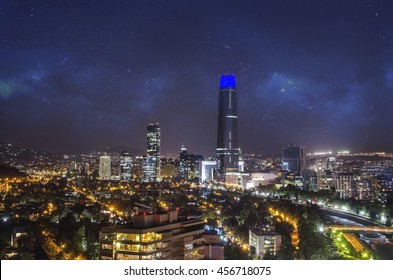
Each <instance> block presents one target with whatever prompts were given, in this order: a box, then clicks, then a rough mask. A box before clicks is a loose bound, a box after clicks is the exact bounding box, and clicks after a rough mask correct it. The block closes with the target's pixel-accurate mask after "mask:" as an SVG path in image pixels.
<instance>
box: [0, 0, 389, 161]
mask: <svg viewBox="0 0 393 280" xmlns="http://www.w3.org/2000/svg"><path fill="white" fill-rule="evenodd" d="M239 4H240V2H239V1H229V2H228V1H226V2H225V5H224V4H223V2H220V1H213V2H212V1H201V2H198V5H197V6H195V5H189V4H187V3H184V2H182V1H172V2H169V3H166V2H162V1H145V2H137V3H132V2H131V3H129V2H127V1H119V2H116V3H109V2H107V1H94V2H89V1H86V2H83V3H80V2H76V1H67V2H65V3H52V2H50V1H41V2H34V3H30V2H26V3H24V2H17V1H16V2H7V1H1V2H0V11H1V12H0V15H1V16H0V22H1V23H2V24H0V34H1V38H2V39H1V42H2V44H1V45H0V58H1V60H2V67H1V68H0V106H1V108H2V110H1V111H0V125H1V127H2V132H1V134H0V141H4V142H7V143H12V144H15V145H18V146H22V147H27V148H33V149H37V150H41V151H48V152H88V151H92V150H97V149H103V148H105V147H112V146H117V145H125V146H128V147H131V148H134V149H140V150H144V147H145V141H146V139H145V129H146V125H147V124H148V123H150V122H158V123H160V127H161V131H162V135H161V138H162V145H161V154H169V153H172V154H178V152H179V150H180V147H181V145H182V144H184V145H186V147H187V148H188V149H189V150H190V151H193V152H195V153H198V154H203V155H206V156H209V155H213V154H214V151H215V148H216V145H215V143H216V130H217V122H216V121H215V120H216V119H217V115H216V114H217V112H216V110H217V107H218V99H219V98H218V81H219V76H220V75H221V74H229V73H232V74H234V75H235V76H236V78H237V80H238V82H237V95H238V115H239V143H240V146H241V148H242V152H243V153H280V151H281V149H282V148H284V147H286V146H287V145H289V144H297V145H302V146H306V147H307V148H306V149H307V152H309V151H310V152H312V151H318V150H350V151H386V152H392V151H393V142H392V141H390V139H391V138H392V137H393V130H391V129H390V126H391V125H390V123H391V121H392V117H391V116H390V115H389V113H388V112H389V111H390V104H392V103H393V95H392V92H393V82H392V81H393V60H392V57H391V55H390V53H391V51H392V47H393V40H392V36H391V28H390V26H392V24H393V20H392V19H391V17H389V13H388V11H389V10H390V9H391V8H392V7H393V4H391V3H389V1H346V2H345V3H342V2H341V1H330V2H329V3H322V2H315V1H301V2H298V3H293V1H275V2H274V3H272V2H265V1H249V2H246V3H243V2H241V8H240V9H239ZM213 120H214V121H213Z"/></svg>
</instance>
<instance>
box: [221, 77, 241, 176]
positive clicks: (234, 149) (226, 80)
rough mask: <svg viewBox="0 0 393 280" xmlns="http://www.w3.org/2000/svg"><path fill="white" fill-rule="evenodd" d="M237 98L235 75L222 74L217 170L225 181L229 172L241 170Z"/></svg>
mask: <svg viewBox="0 0 393 280" xmlns="http://www.w3.org/2000/svg"><path fill="white" fill-rule="evenodd" d="M237 117H238V116H237V98H236V80H235V76H234V75H231V74H229V75H222V76H221V78H220V92H219V101H218V128H217V172H218V178H219V180H221V181H225V177H226V175H228V173H238V172H239V157H240V148H239V144H238V132H237Z"/></svg>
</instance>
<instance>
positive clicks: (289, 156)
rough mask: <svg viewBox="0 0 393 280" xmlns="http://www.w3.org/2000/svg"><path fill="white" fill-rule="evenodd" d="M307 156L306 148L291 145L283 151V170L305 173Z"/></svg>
mask: <svg viewBox="0 0 393 280" xmlns="http://www.w3.org/2000/svg"><path fill="white" fill-rule="evenodd" d="M305 167H306V154H305V152H304V147H302V146H295V145H290V146H288V147H287V148H283V150H282V169H283V170H287V171H291V172H294V171H304V169H305Z"/></svg>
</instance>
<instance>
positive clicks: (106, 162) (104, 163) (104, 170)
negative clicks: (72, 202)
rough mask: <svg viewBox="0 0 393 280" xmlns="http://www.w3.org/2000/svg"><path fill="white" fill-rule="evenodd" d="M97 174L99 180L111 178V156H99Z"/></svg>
mask: <svg viewBox="0 0 393 280" xmlns="http://www.w3.org/2000/svg"><path fill="white" fill-rule="evenodd" d="M98 176H99V178H100V179H101V180H110V179H111V157H110V156H100V165H99V168H98Z"/></svg>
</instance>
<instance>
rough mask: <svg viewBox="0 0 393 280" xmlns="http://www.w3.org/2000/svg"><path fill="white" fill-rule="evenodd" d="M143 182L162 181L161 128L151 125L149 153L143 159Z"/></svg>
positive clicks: (149, 128) (148, 144)
mask: <svg viewBox="0 0 393 280" xmlns="http://www.w3.org/2000/svg"><path fill="white" fill-rule="evenodd" d="M142 168H143V181H144V182H156V181H159V179H160V126H159V125H158V123H150V124H149V125H148V127H147V153H146V155H145V156H144V157H143V166H142Z"/></svg>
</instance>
